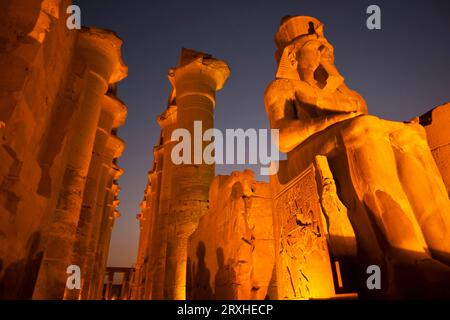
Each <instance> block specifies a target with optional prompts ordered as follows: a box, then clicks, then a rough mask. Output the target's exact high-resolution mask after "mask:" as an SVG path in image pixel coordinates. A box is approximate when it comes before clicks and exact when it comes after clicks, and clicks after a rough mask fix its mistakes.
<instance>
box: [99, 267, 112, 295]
mask: <svg viewBox="0 0 450 320" xmlns="http://www.w3.org/2000/svg"><path fill="white" fill-rule="evenodd" d="M104 278H105V272H104V273H103V277H102V285H101V287H102V291H103V285H104V284H103V279H104ZM113 283H114V272H113V271H109V272H108V278H107V280H106V288H105V297H104V300H111V291H112V285H113Z"/></svg>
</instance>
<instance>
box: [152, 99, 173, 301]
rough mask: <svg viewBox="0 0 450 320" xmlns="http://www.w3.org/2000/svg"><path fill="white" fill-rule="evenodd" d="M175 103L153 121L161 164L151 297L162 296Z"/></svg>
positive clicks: (161, 297) (160, 297)
mask: <svg viewBox="0 0 450 320" xmlns="http://www.w3.org/2000/svg"><path fill="white" fill-rule="evenodd" d="M176 120H177V107H176V106H175V105H173V104H172V103H171V104H170V105H169V107H168V108H167V110H166V111H165V112H164V113H163V114H162V115H160V116H159V117H158V119H157V121H158V124H159V126H160V127H161V145H160V146H159V149H158V153H159V161H160V163H162V164H163V165H162V166H161V167H160V184H159V195H158V198H157V200H156V201H158V207H157V208H156V209H157V211H156V212H155V214H156V215H157V217H158V220H157V222H156V223H155V224H154V226H155V228H154V229H153V230H154V233H153V235H152V236H153V240H152V247H151V251H150V254H151V255H152V259H153V262H152V264H151V271H152V274H151V277H152V280H151V283H152V290H151V298H152V299H163V298H164V274H165V270H166V251H167V237H168V228H169V225H168V222H169V221H168V217H169V212H170V203H171V198H172V196H171V186H172V178H171V177H172V171H173V170H172V169H173V163H172V161H171V152H172V147H173V145H174V142H172V141H171V137H172V132H173V130H174V129H175V128H176Z"/></svg>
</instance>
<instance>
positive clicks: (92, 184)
mask: <svg viewBox="0 0 450 320" xmlns="http://www.w3.org/2000/svg"><path fill="white" fill-rule="evenodd" d="M101 104H102V111H101V116H100V121H99V124H98V128H97V135H96V137H95V143H94V150H93V153H92V159H91V163H90V165H89V173H88V177H87V181H86V187H85V190H84V196H83V206H82V209H81V215H80V219H79V221H78V236H77V241H76V243H75V247H74V252H73V258H72V259H73V262H74V264H76V265H79V266H80V268H81V271H82V275H83V276H82V278H81V281H82V282H81V283H82V286H81V290H67V289H66V294H65V299H86V298H87V291H88V290H84V289H83V288H84V284H85V283H86V284H87V283H88V282H87V281H86V279H87V278H88V275H89V274H90V272H91V268H90V266H91V265H92V261H89V260H88V259H86V258H87V257H89V251H88V247H89V240H90V238H91V233H92V232H93V227H94V226H93V223H94V221H95V219H94V218H95V209H96V198H97V193H98V188H99V183H100V175H101V167H102V162H103V159H104V153H105V149H106V145H107V142H108V139H109V137H110V134H111V130H112V129H113V128H118V127H119V126H121V125H123V123H124V122H125V117H126V107H125V106H124V105H123V103H122V102H120V101H119V100H118V99H116V98H114V97H111V96H109V95H105V96H103V98H102V102H101ZM114 156H115V155H114ZM106 161H108V160H106ZM111 161H112V159H110V160H109V162H111Z"/></svg>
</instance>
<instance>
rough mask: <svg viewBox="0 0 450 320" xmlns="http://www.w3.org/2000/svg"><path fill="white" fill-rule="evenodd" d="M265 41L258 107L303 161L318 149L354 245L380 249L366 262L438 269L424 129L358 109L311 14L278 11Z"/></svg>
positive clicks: (448, 246) (438, 236) (433, 179)
mask: <svg viewBox="0 0 450 320" xmlns="http://www.w3.org/2000/svg"><path fill="white" fill-rule="evenodd" d="M275 40H276V43H277V47H278V51H277V54H276V58H277V62H278V71H277V75H276V79H275V80H274V81H272V83H271V84H270V85H269V86H268V88H267V90H266V93H265V107H266V112H267V115H268V118H269V120H270V126H271V128H272V129H279V149H280V150H281V151H282V152H287V153H288V161H289V162H293V161H295V162H296V163H297V164H299V165H304V166H306V165H307V164H309V163H311V162H312V161H313V159H314V157H315V156H317V155H323V156H326V157H327V159H328V161H329V163H330V167H331V170H332V173H333V176H334V178H335V180H336V181H337V182H336V183H337V187H338V194H339V197H340V199H341V200H342V202H343V203H344V204H345V206H346V207H347V209H348V212H349V219H350V221H351V223H352V225H353V228H354V229H355V233H356V237H357V240H358V247H359V250H360V251H361V252H364V254H366V255H367V256H368V257H370V256H371V255H372V256H373V257H375V256H377V255H378V256H380V255H381V256H383V257H382V258H380V257H378V258H376V257H375V258H373V259H372V260H371V258H368V260H371V261H376V260H377V259H384V260H386V259H391V260H392V259H393V260H398V261H401V262H400V263H403V264H405V265H410V264H415V265H418V264H419V265H420V264H423V265H426V266H427V267H426V268H428V269H427V270H430V269H429V268H431V269H432V270H438V271H436V272H437V273H441V274H445V275H446V277H448V274H449V273H448V271H449V270H450V268H449V267H448V266H450V202H449V199H448V194H447V191H446V188H445V186H444V183H443V181H442V177H441V175H440V173H439V170H438V168H437V166H436V164H435V161H434V159H433V157H432V154H431V151H430V149H429V146H428V143H427V139H426V134H425V130H424V128H423V127H422V126H420V125H419V124H417V123H412V122H411V123H410V122H405V123H402V122H393V121H388V120H383V119H380V118H377V117H375V116H372V115H368V110H367V106H366V103H365V101H364V99H363V98H362V97H361V96H360V95H359V94H358V93H357V92H355V91H353V90H351V89H349V88H348V87H347V85H346V84H345V82H344V78H343V77H342V76H341V75H340V74H339V72H338V71H337V69H336V67H335V66H334V53H333V47H332V46H331V45H330V43H329V42H328V41H327V40H326V39H325V37H324V34H323V25H322V24H321V23H320V22H319V21H318V20H317V19H315V18H312V17H306V16H296V17H286V18H284V19H283V20H282V22H281V26H280V29H279V31H278V33H277V35H276V37H275ZM374 243H377V246H378V249H375V246H374ZM380 248H381V249H380ZM372 249H373V250H372ZM377 250H378V251H377ZM375 251H377V252H375ZM386 257H388V258H386ZM424 268H425V267H424ZM424 273H427V272H424Z"/></svg>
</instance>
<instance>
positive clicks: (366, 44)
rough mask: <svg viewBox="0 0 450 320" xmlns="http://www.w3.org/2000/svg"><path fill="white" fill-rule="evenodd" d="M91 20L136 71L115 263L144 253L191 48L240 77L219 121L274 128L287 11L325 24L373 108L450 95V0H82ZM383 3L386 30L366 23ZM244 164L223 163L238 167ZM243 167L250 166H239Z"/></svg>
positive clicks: (222, 103)
mask: <svg viewBox="0 0 450 320" xmlns="http://www.w3.org/2000/svg"><path fill="white" fill-rule="evenodd" d="M74 3H75V4H77V5H79V6H80V7H81V13H82V24H83V25H85V26H97V27H101V28H106V29H111V30H113V31H115V32H116V33H117V34H118V35H119V36H120V37H121V38H122V39H123V41H124V45H123V47H122V52H123V58H124V61H125V63H126V64H127V65H128V67H129V76H128V78H127V79H125V80H124V81H122V82H121V83H120V86H119V97H120V99H121V100H123V101H124V102H125V104H126V105H127V106H128V112H129V115H128V119H127V122H126V125H125V126H124V127H122V128H121V129H120V130H119V136H120V137H122V138H123V139H124V140H125V141H126V143H127V146H126V150H125V153H124V155H123V157H122V158H120V160H119V164H120V166H121V167H123V168H124V169H125V173H124V175H123V176H122V178H121V179H120V182H119V183H120V186H121V189H122V191H121V194H120V201H121V205H120V207H119V211H120V212H121V214H122V217H121V218H120V219H118V220H116V225H115V227H114V231H113V236H112V240H111V250H110V258H109V265H110V266H121V267H126V266H131V265H132V264H133V263H134V261H135V256H136V252H137V245H138V237H139V227H138V220H136V214H137V213H138V212H139V209H138V208H139V203H140V202H141V200H142V198H143V194H144V189H145V186H146V183H147V172H148V170H149V169H150V167H151V164H152V159H153V155H152V148H153V146H154V145H155V143H156V142H157V139H158V136H159V127H158V125H157V124H156V121H155V119H156V117H157V115H159V114H160V113H162V111H163V110H164V109H165V108H166V106H167V99H168V95H169V90H170V85H169V82H168V80H167V71H168V68H170V67H173V66H175V65H176V63H177V61H178V56H179V53H180V50H181V48H182V47H186V48H190V49H195V50H199V51H203V52H207V53H210V54H212V55H213V56H215V57H217V58H220V59H223V60H225V61H226V62H227V63H228V65H229V66H230V69H231V76H230V78H229V79H228V81H227V83H226V84H225V87H224V89H223V90H222V91H220V92H219V93H218V95H217V104H216V112H215V117H216V120H215V121H216V128H219V129H222V130H224V129H226V128H230V129H233V128H243V129H247V128H255V129H260V128H261V129H262V128H267V127H268V121H267V119H266V115H265V111H264V104H263V94H264V90H265V88H266V86H267V85H268V84H269V83H270V81H272V80H273V79H274V74H275V68H276V65H275V59H274V51H275V45H274V41H273V37H274V35H275V33H276V31H277V30H278V26H279V22H280V19H281V18H282V17H284V16H286V15H309V16H313V17H316V18H318V19H319V20H320V21H321V22H322V23H324V24H325V36H326V37H327V39H328V41H329V42H330V43H331V44H332V45H334V48H335V56H336V66H337V68H338V70H339V71H340V72H341V74H342V75H343V76H344V77H345V78H346V82H347V84H348V86H349V87H350V88H352V89H354V90H356V91H358V92H359V93H361V94H362V95H363V97H364V98H365V99H366V101H367V104H368V106H369V112H370V113H371V114H374V115H377V116H380V117H383V118H385V119H391V120H408V119H410V118H412V117H414V116H417V115H421V114H423V113H425V112H426V111H428V110H430V109H431V108H433V107H435V106H437V105H440V104H442V103H444V102H447V101H450V90H449V89H450V59H449V53H450V36H449V32H450V17H449V15H450V1H448V0H442V1H401V0H389V1H364V0H359V1H357V0H354V1H349V0H345V1H344V0H343V1H337V0H332V1H318V0H314V1H313V0H310V1H304V0H290V1H284V0H283V1H279V0H277V1H270V2H269V1H248V0H245V1H243V0H241V1H237V0H236V1H230V0H222V1H214V0H209V1H181V0H179V1H171V0H164V1H149V0H127V1H125V0H122V1H120V0H78V1H74ZM371 4H377V5H379V6H380V7H381V20H382V29H381V30H368V29H367V28H366V19H367V17H368V15H367V14H366V8H367V7H368V6H369V5H371ZM234 169H236V167H233V166H229V167H225V168H224V167H222V166H221V167H218V168H217V173H219V174H223V173H230V172H231V171H232V170H234ZM239 169H242V167H240V168H239Z"/></svg>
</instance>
